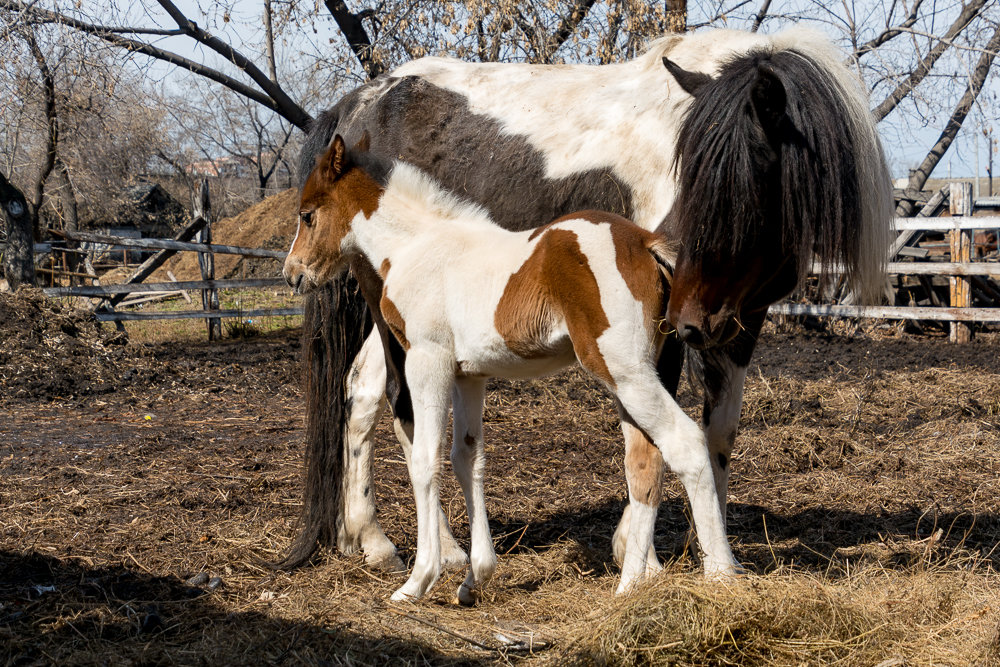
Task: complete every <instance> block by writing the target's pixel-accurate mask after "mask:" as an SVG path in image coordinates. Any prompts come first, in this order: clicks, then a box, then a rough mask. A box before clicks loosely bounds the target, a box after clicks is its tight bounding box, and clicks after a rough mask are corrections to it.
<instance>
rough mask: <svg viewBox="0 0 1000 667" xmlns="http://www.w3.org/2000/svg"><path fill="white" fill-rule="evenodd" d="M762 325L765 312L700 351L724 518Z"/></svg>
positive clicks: (707, 430)
mask: <svg viewBox="0 0 1000 667" xmlns="http://www.w3.org/2000/svg"><path fill="white" fill-rule="evenodd" d="M748 319H749V318H748ZM762 325H763V315H761V316H760V317H759V318H757V317H755V318H753V320H752V321H749V322H748V321H747V320H746V319H745V320H744V326H745V327H746V328H745V329H744V330H743V331H741V332H740V334H739V335H738V336H737V337H736V338H735V339H733V341H732V342H730V343H729V344H728V345H726V346H724V347H721V348H714V349H708V350H702V351H700V352H699V353H698V354H700V355H701V360H702V364H701V368H700V369H699V372H700V378H699V379H700V380H701V384H702V387H703V388H704V390H705V405H704V410H703V412H702V417H701V420H702V425H703V426H704V427H705V438H706V440H707V441H708V451H709V456H710V457H711V461H712V473H713V474H714V477H715V491H716V494H717V495H718V496H719V506H720V507H721V508H722V518H723V521H725V520H726V514H727V512H726V505H727V499H728V492H729V472H730V469H731V463H732V452H733V444H734V443H735V442H736V432H737V430H738V428H739V424H740V411H741V410H742V408H743V385H744V382H745V381H746V376H747V366H748V365H749V364H750V358H751V356H752V355H753V350H754V347H755V345H756V343H757V336H758V335H759V333H760V328H761V326H762Z"/></svg>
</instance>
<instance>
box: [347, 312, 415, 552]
mask: <svg viewBox="0 0 1000 667" xmlns="http://www.w3.org/2000/svg"><path fill="white" fill-rule="evenodd" d="M348 378H349V380H348V389H347V400H348V405H349V406H350V409H349V416H348V422H347V438H346V442H345V445H344V446H345V447H346V448H347V451H346V456H345V457H344V460H345V461H346V470H345V471H344V472H345V476H344V494H343V498H344V501H343V508H342V515H341V521H342V523H341V526H340V530H339V531H337V547H338V548H339V549H340V550H341V551H342V552H343V553H347V554H350V553H354V552H355V551H356V550H357V549H361V551H362V552H363V553H364V554H365V562H366V563H369V564H372V565H377V566H380V567H384V568H386V569H389V570H402V569H403V561H401V560H400V559H399V556H397V555H396V547H395V545H394V544H393V543H392V542H391V541H390V540H389V538H388V537H386V535H385V533H384V532H383V531H382V527H381V526H380V525H379V522H378V517H377V515H376V512H375V495H374V485H373V481H374V480H373V474H372V464H373V459H374V451H373V447H372V444H373V443H372V441H373V436H374V432H375V426H376V425H377V424H378V422H379V419H380V418H381V416H382V413H383V412H384V411H385V401H384V400H383V395H384V393H385V358H384V355H383V352H382V341H381V340H380V338H379V335H378V332H377V331H374V330H373V331H372V333H371V334H370V335H369V336H368V338H367V340H365V344H364V346H363V347H362V348H361V352H359V353H358V356H357V357H356V358H355V360H354V363H353V364H352V366H351V372H350V375H349V376H348Z"/></svg>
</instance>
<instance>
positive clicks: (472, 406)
mask: <svg viewBox="0 0 1000 667" xmlns="http://www.w3.org/2000/svg"><path fill="white" fill-rule="evenodd" d="M485 394H486V380H485V378H457V379H456V380H455V390H454V391H453V392H452V406H453V414H454V416H455V420H454V423H455V428H454V436H453V439H452V445H451V465H452V468H453V469H454V470H455V476H456V477H458V482H459V484H461V485H462V491H463V493H464V494H465V506H466V511H467V512H468V515H469V532H470V533H471V535H472V548H471V549H470V550H469V556H470V559H469V560H470V566H469V573H468V575H467V576H466V578H465V582H464V583H462V585H461V586H459V588H458V601H459V602H461V603H462V604H464V605H473V604H475V603H476V600H477V599H478V597H479V594H480V592H481V591H482V588H483V586H485V585H486V584H487V582H489V580H490V579H491V578H492V577H493V573H494V572H495V571H496V568H497V554H496V551H495V550H494V549H493V536H492V535H491V534H490V524H489V521H488V520H487V517H486V495H485V492H484V490H483V473H484V470H485V468H486V455H485V453H484V451H483V398H484V396H485Z"/></svg>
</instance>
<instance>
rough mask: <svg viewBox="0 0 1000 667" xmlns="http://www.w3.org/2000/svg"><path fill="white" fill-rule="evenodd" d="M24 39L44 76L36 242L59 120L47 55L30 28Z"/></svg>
mask: <svg viewBox="0 0 1000 667" xmlns="http://www.w3.org/2000/svg"><path fill="white" fill-rule="evenodd" d="M24 39H25V41H26V42H28V48H29V49H30V50H31V56H32V57H33V58H34V59H35V64H36V65H38V72H39V73H40V74H41V75H42V100H43V102H44V109H45V125H46V130H47V131H46V133H45V157H44V158H43V162H42V169H41V171H40V172H39V173H38V176H37V177H36V178H35V182H34V184H33V185H32V198H31V201H29V202H28V203H29V204H30V205H31V222H32V227H33V231H34V235H35V238H36V240H40V239H39V238H38V236H39V232H38V212H39V210H41V208H42V197H43V196H44V194H45V181H46V180H48V178H49V174H51V173H52V169H53V167H55V164H56V146H57V145H58V144H59V118H58V117H57V116H56V82H55V78H54V77H53V76H52V70H51V69H49V65H48V63H47V62H46V61H45V54H43V53H42V50H41V49H40V48H39V46H38V42H37V40H35V33H34V32H33V31H32V30H31V28H30V27H29V28H27V29H26V30H25V33H24Z"/></svg>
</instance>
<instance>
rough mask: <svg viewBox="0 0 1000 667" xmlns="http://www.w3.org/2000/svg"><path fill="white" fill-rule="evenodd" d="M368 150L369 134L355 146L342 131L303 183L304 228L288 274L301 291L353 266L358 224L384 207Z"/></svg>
mask: <svg viewBox="0 0 1000 667" xmlns="http://www.w3.org/2000/svg"><path fill="white" fill-rule="evenodd" d="M367 151H368V135H367V133H366V134H365V136H364V137H362V139H361V141H359V142H358V144H357V145H355V146H354V148H352V149H350V150H348V149H347V146H346V144H345V143H344V139H343V137H341V136H340V135H339V134H338V135H337V136H335V137H334V138H333V141H332V142H331V143H330V146H329V147H328V148H327V150H326V152H325V153H324V154H323V155H321V156H320V157H319V158H318V159H317V160H316V165H315V166H314V167H313V169H312V171H311V172H310V173H309V177H308V178H307V179H306V182H305V184H304V185H303V186H302V191H301V194H300V203H299V222H298V229H297V230H296V233H295V240H294V241H292V247H291V248H290V249H289V251H288V256H287V257H286V258H285V267H284V270H283V272H282V273H283V274H284V276H285V280H286V281H287V282H288V284H289V285H291V286H292V288H293V289H295V291H297V292H299V293H304V292H308V291H310V290H313V289H315V288H317V287H320V286H322V285H325V284H326V283H328V282H329V281H330V280H332V279H333V278H334V277H336V276H337V275H338V274H339V273H340V272H341V271H343V270H344V269H345V268H347V264H348V262H349V260H350V258H351V256H352V255H353V254H354V253H355V252H356V249H355V247H354V242H353V226H354V225H355V224H356V222H357V221H358V220H359V218H360V219H364V218H367V217H369V216H370V215H371V214H372V213H373V212H374V211H375V209H376V208H377V207H378V199H379V195H380V194H381V192H382V188H381V186H379V184H378V183H377V182H376V180H375V179H374V178H373V177H372V175H371V174H370V173H369V171H368V170H366V168H365V167H364V166H363V165H362V162H364V161H365V160H364V158H365V157H366V156H367V155H368V153H367Z"/></svg>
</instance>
